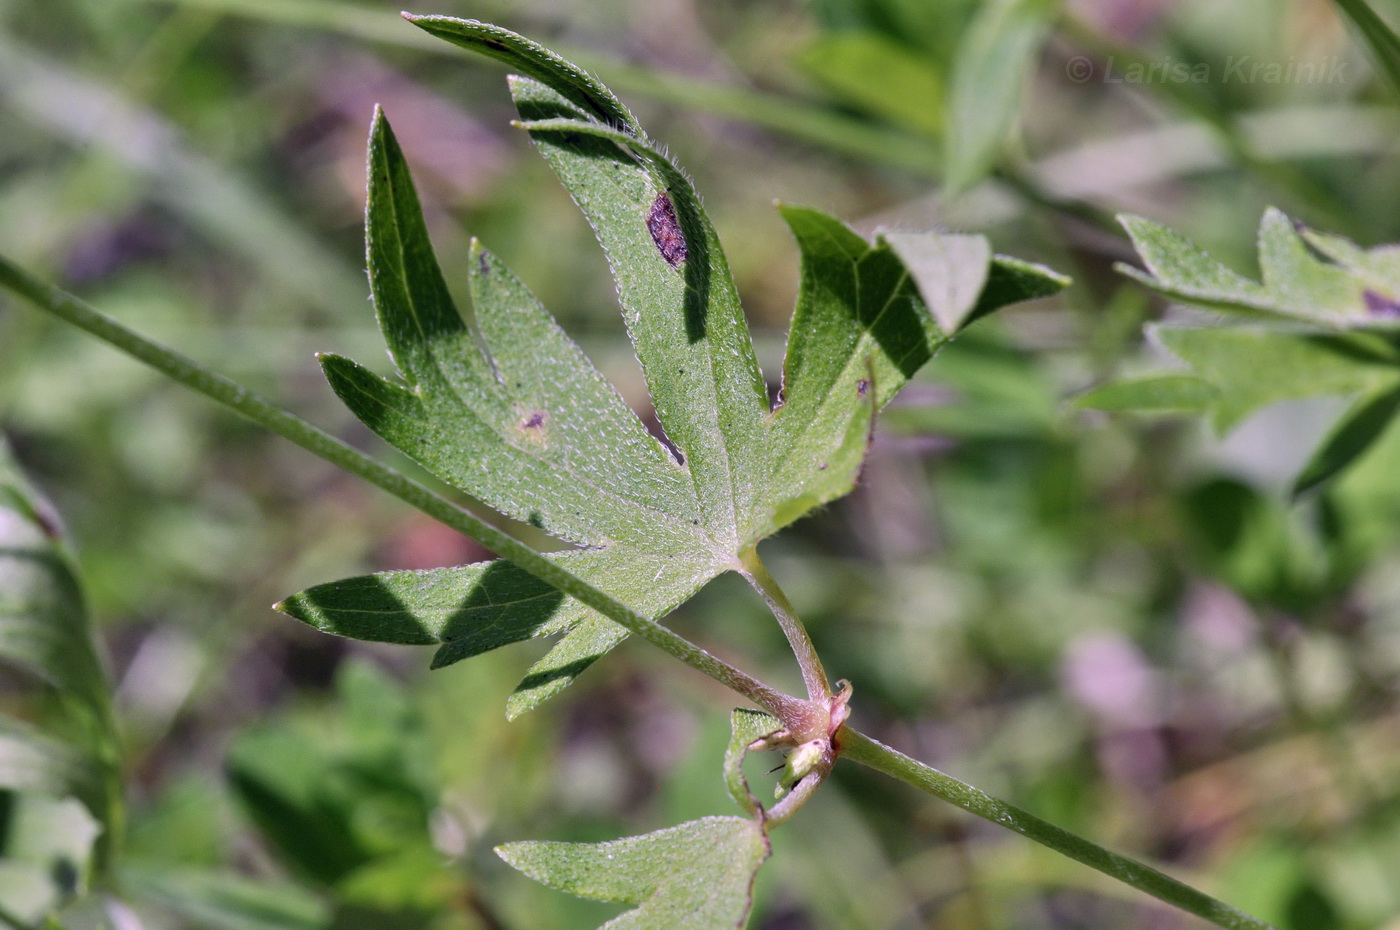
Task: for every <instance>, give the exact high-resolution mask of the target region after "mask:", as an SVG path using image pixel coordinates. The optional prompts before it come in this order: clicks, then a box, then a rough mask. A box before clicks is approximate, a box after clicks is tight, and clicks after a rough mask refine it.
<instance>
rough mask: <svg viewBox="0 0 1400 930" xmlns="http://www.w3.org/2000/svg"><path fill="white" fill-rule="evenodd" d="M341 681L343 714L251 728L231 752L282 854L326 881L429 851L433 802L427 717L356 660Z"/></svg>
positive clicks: (240, 786)
mask: <svg viewBox="0 0 1400 930" xmlns="http://www.w3.org/2000/svg"><path fill="white" fill-rule="evenodd" d="M336 689H337V693H338V695H339V698H340V702H341V706H342V707H343V714H342V716H340V717H339V719H336V718H331V719H329V720H327V719H320V720H319V721H298V720H296V719H288V720H284V721H277V722H274V723H271V724H269V725H266V726H263V727H261V728H258V729H255V730H251V731H248V732H246V733H244V734H243V735H241V736H240V737H239V739H238V741H237V742H236V743H235V744H234V746H233V748H232V749H231V750H230V752H229V756H228V761H227V770H228V776H229V779H230V782H231V783H232V786H233V789H234V792H235V794H236V795H237V797H238V799H239V800H240V801H241V802H242V805H243V807H244V809H245V810H246V811H247V812H248V814H249V816H250V817H251V818H252V820H253V822H254V823H255V824H256V825H257V826H258V827H259V829H260V830H261V831H262V833H263V835H264V837H265V838H266V839H267V840H268V842H269V843H271V845H272V846H273V848H274V849H275V850H276V851H277V853H278V855H279V857H280V858H281V859H282V860H283V861H285V862H286V863H287V864H288V865H289V866H290V867H291V868H292V869H293V871H294V872H295V873H296V874H298V875H301V876H304V877H305V878H308V879H310V880H312V881H314V882H317V883H319V884H321V885H323V886H326V887H335V886H337V885H339V884H340V883H341V882H343V881H346V880H348V879H349V876H351V875H353V874H355V873H356V872H357V871H358V870H360V869H363V868H365V867H366V866H368V865H370V864H371V863H374V862H376V861H378V860H379V859H381V858H384V857H389V858H396V857H399V856H402V855H405V854H410V853H414V852H417V851H428V852H431V850H432V842H431V837H430V835H429V830H428V818H429V815H430V812H431V809H432V806H433V804H434V803H435V800H434V798H433V796H432V791H431V789H430V788H429V783H430V779H429V778H428V776H427V774H426V772H425V771H424V769H425V766H426V764H427V763H426V747H425V746H424V737H423V732H422V725H421V722H420V720H419V719H418V717H417V715H416V714H415V713H414V712H413V710H412V708H411V707H410V706H409V705H408V704H407V703H406V701H405V699H404V697H403V695H402V693H401V691H400V689H399V688H398V686H397V685H395V684H394V683H393V682H391V681H390V680H389V679H387V678H386V677H385V676H384V674H383V673H382V672H379V671H377V670H375V669H373V668H372V667H371V666H369V665H367V664H364V663H360V662H356V663H350V664H348V665H346V666H344V667H343V668H342V669H341V671H340V673H339V675H338V676H337V679H336ZM423 878H424V881H428V880H429V879H431V878H432V876H430V875H428V874H427V873H426V872H425V873H424V875H423Z"/></svg>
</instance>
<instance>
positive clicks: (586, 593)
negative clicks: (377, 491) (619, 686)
mask: <svg viewBox="0 0 1400 930" xmlns="http://www.w3.org/2000/svg"><path fill="white" fill-rule="evenodd" d="M0 286H3V287H7V288H9V289H10V290H12V291H14V292H15V293H16V294H19V295H20V296H21V297H24V298H25V299H26V300H28V301H30V302H31V303H33V304H34V305H35V306H36V307H38V308H39V309H41V310H45V311H47V312H48V313H51V314H53V315H54V316H56V317H58V318H59V319H61V320H64V321H65V322H68V323H71V324H73V325H74V326H76V327H78V328H79V329H83V330H86V331H87V332H89V333H91V334H92V335H94V336H96V337H98V338H99V339H102V340H105V341H106V342H108V343H110V344H111V345H113V346H115V347H116V348H118V349H120V350H121V351H123V352H125V353H126V354H128V355H130V356H132V357H133V358H135V359H137V360H139V361H141V362H144V363H145V364H147V365H149V366H151V367H152V368H154V369H156V370H157V371H159V372H161V373H162V374H165V375H166V376H168V377H170V378H171V379H173V380H175V381H178V382H180V383H181V384H183V385H185V386H186V387H188V388H192V389H193V390H195V391H198V392H199V393H201V394H203V395H205V396H206V397H209V398H212V399H213V400H216V401H218V402H219V403H221V404H224V405H225V406H227V407H231V408H232V409H233V410H235V411H237V412H238V413H240V414H242V415H243V416H245V417H247V418H248V419H249V420H252V421H253V422H254V423H257V424H258V425H260V426H263V427H265V428H267V429H269V430H271V431H272V432H274V433H276V434H277V435H279V436H281V437H283V438H284V439H288V440H291V441H292V442H294V443H296V444H297V445H299V446H301V447H302V448H303V449H305V450H307V451H308V452H311V453H312V454H313V455H317V456H320V457H321V458H323V459H325V460H326V461H327V462H330V463H331V464H332V465H335V466H337V467H338V468H342V469H344V470H345V471H347V472H350V473H351V474H353V475H357V476H359V477H361V478H363V479H365V480H366V481H368V482H369V483H371V484H373V485H376V486H377V487H379V488H382V489H383V490H385V491H388V492H389V493H390V494H392V495H394V496H395V497H397V498H399V499H400V500H402V501H404V502H405V503H407V504H410V505H411V506H413V507H416V508H418V509H419V510H421V511H422V512H423V513H426V514H427V515H428V516H430V517H433V518H434V519H436V520H438V521H440V522H442V523H444V524H446V525H447V526H449V527H451V528H452V529H454V530H456V531H457V532H459V533H462V534H463V535H465V536H470V537H471V538H472V539H475V540H476V541H477V542H479V543H481V544H482V545H483V546H485V547H486V548H488V549H490V550H491V551H492V552H494V553H496V554H497V555H499V556H500V557H501V558H503V559H505V560H506V561H508V562H512V563H514V564H515V565H516V566H518V567H519V568H521V569H523V570H525V571H527V572H529V573H530V574H531V575H534V576H535V577H536V578H538V579H540V580H541V581H544V582H547V583H549V584H551V585H553V586H554V587H556V588H558V589H559V590H561V591H563V592H564V593H565V594H567V595H569V596H571V597H573V598H576V599H577V600H579V601H582V602H583V603H584V604H587V605H588V606H589V607H592V608H593V609H594V610H596V611H598V612H599V613H600V614H602V615H603V616H605V617H607V618H608V619H610V620H613V621H614V622H616V623H618V624H620V625H622V626H624V627H626V628H627V629H628V630H630V631H631V632H633V633H635V634H637V635H638V636H640V637H642V638H643V639H645V640H647V641H648V642H650V643H652V644H653V645H655V646H658V647H660V648H661V649H662V650H664V651H665V652H668V653H670V654H671V655H673V656H675V657H676V658H677V659H680V660H681V661H682V662H684V663H685V664H687V665H689V666H691V667H692V668H695V669H698V670H699V671H701V672H704V673H705V674H706V675H709V676H710V677H711V678H713V679H715V680H716V681H718V682H720V683H721V684H723V685H725V686H727V687H729V688H731V689H733V690H734V691H737V692H739V693H740V694H742V695H743V696H744V697H746V698H748V699H749V700H751V701H753V702H754V703H756V704H758V705H760V706H762V707H765V708H767V709H768V710H771V711H772V712H773V713H775V714H777V715H778V716H779V717H780V718H782V719H784V720H787V719H792V718H793V717H794V716H800V715H802V714H803V713H804V711H805V709H806V702H805V701H801V700H799V699H798V698H795V697H792V696H791V695H787V694H783V693H782V692H780V691H777V690H775V689H773V688H770V687H768V686H767V685H765V684H763V682H761V681H758V680H757V679H755V678H753V677H751V676H749V675H747V674H745V673H744V672H742V671H740V670H739V669H737V668H735V667H733V666H732V665H729V664H728V663H726V662H723V661H721V660H720V659H718V658H716V657H715V656H713V655H711V654H710V653H708V652H706V651H705V650H704V649H701V648H700V647H699V646H697V645H695V644H694V643H692V642H690V641H689V640H687V639H685V638H683V637H681V636H679V635H677V634H675V633H673V632H671V631H670V630H668V629H667V628H666V627H664V626H662V625H661V624H659V623H657V622H656V621H655V620H650V619H648V618H646V617H644V616H642V615H641V614H639V613H637V612H636V611H634V610H632V609H631V608H630V607H628V606H627V605H625V604H623V603H622V602H621V601H618V600H617V599H615V598H613V597H611V596H609V595H607V594H605V593H603V592H602V591H600V590H598V589H597V588H595V587H593V586H592V585H590V584H588V582H586V581H584V580H583V579H582V578H579V577H578V576H577V575H574V574H571V573H570V572H567V571H565V570H564V569H563V568H561V567H560V566H559V565H558V564H557V563H555V562H552V561H550V560H549V559H548V558H546V557H545V556H543V555H540V554H539V553H538V552H536V551H535V550H533V549H531V548H530V547H529V546H527V545H525V544H524V543H522V542H520V541H519V540H517V539H515V538H514V537H512V536H510V535H508V534H507V533H505V532H504V531H503V530H501V529H499V528H497V527H495V526H492V525H491V524H490V523H487V522H486V521H484V520H482V519H480V518H479V517H477V516H474V515H473V514H471V513H468V512H467V511H465V510H463V509H462V508H461V507H458V506H457V505H456V504H453V503H452V502H451V501H449V500H447V499H446V498H444V497H441V496H440V495H438V494H435V493H434V492H433V491H431V490H429V489H428V488H427V487H425V486H423V485H421V484H419V483H418V482H416V481H414V480H412V479H411V478H409V477H407V476H406V475H403V474H401V473H400V472H397V471H395V470H394V469H392V468H389V467H388V466H387V465H382V464H380V463H379V462H376V461H375V460H374V459H372V458H370V457H369V456H367V455H365V454H364V453H363V452H360V451H358V450H357V449H354V448H352V447H350V446H348V445H346V444H345V443H343V442H341V441H340V440H339V439H336V438H335V437H334V436H331V435H330V434H328V433H326V432H324V431H322V430H320V429H318V428H317V427H315V426H312V425H311V424H310V423H307V422H306V421H305V420H303V419H301V418H300V417H297V416H295V415H294V414H291V413H289V412H287V411H286V410H283V409H282V408H281V407H278V406H277V405H275V404H273V403H272V402H270V401H268V400H266V399H264V398H262V397H260V396H258V395H257V394H255V393H253V392H252V391H249V390H248V389H247V388H245V387H243V386H242V385H240V384H238V383H237V382H234V381H230V380H229V379H228V378H225V377H223V376H222V375H216V374H214V373H213V372H211V371H209V370H208V369H206V368H204V367H203V366H201V365H200V364H199V363H197V362H195V361H194V360H192V359H190V358H187V357H185V356H183V355H181V354H179V353H178V352H175V351H174V350H172V349H169V348H166V347H165V346H163V345H160V344H159V343H156V342H153V341H151V340H149V339H147V338H146V337H144V336H141V335H140V334H138V333H135V332H133V331H132V330H130V329H128V328H126V327H125V326H123V325H122V324H120V323H118V322H117V321H116V320H114V319H112V318H111V317H109V316H106V315H105V314H103V313H101V312H100V311H98V310H97V309H95V308H94V307H92V306H90V305H88V304H87V303H84V302H83V301H82V300H80V299H78V298H77V297H74V296H73V295H71V294H68V293H66V292H65V291H62V290H60V289H58V288H56V287H53V286H52V285H49V284H46V283H44V282H43V281H40V280H38V279H37V278H35V277H33V276H31V275H30V274H28V273H27V272H25V271H23V270H22V269H20V268H19V267H17V266H16V265H14V264H12V263H11V262H10V261H9V260H8V259H6V258H5V257H4V256H0Z"/></svg>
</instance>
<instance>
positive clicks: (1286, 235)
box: [1119, 208, 1400, 329]
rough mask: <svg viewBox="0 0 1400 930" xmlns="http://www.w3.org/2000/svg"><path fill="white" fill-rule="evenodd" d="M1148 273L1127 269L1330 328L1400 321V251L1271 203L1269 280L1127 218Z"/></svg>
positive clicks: (1170, 288)
mask: <svg viewBox="0 0 1400 930" xmlns="http://www.w3.org/2000/svg"><path fill="white" fill-rule="evenodd" d="M1120 221H1121V222H1122V223H1123V227H1124V228H1125V229H1126V230H1127V231H1128V235H1129V236H1130V237H1131V238H1132V240H1133V246H1134V247H1135V248H1136V249H1137V251H1138V255H1140V256H1141V257H1142V260H1143V263H1144V264H1145V265H1146V266H1147V273H1146V274H1144V273H1143V272H1141V271H1139V270H1137V269H1135V268H1131V267H1129V266H1124V265H1120V266H1119V271H1121V272H1123V273H1124V274H1126V275H1128V276H1130V277H1132V278H1134V279H1136V280H1138V281H1140V282H1142V283H1143V284H1145V285H1146V286H1147V287H1150V288H1152V289H1153V290H1156V291H1160V292H1161V293H1163V294H1165V295H1167V296H1168V297H1173V298H1175V299H1177V300H1180V301H1182V302H1184V303H1188V304H1195V305H1198V306H1202V307H1206V308H1209V309H1222V310H1233V311H1237V312H1244V313H1250V314H1262V315H1265V316H1275V317H1284V318H1288V319H1293V320H1299V321H1305V322H1309V323H1314V324H1317V325H1319V326H1323V327H1328V328H1349V329H1351V328H1382V329H1392V328H1394V327H1395V326H1396V325H1400V251H1397V250H1396V248H1395V247H1393V246H1385V247H1381V248H1379V249H1372V250H1369V251H1368V250H1365V249H1361V248H1359V247H1358V246H1356V245H1355V244H1354V243H1352V242H1349V241H1348V240H1346V239H1343V238H1341V237H1340V236H1330V235H1324V234H1320V233H1316V232H1312V231H1310V230H1307V229H1306V228H1303V227H1300V226H1298V225H1296V224H1294V223H1293V221H1292V220H1290V219H1289V218H1288V217H1287V216H1285V215H1284V214H1283V213H1282V212H1281V211H1279V210H1276V209H1273V208H1270V209H1269V210H1267V211H1265V213H1264V216H1263V218H1262V219H1261V220H1260V223H1259V267H1260V270H1261V273H1262V278H1263V280H1262V282H1257V281H1252V280H1250V279H1249V278H1246V277H1244V276H1243V275H1240V274H1237V273H1236V272H1234V271H1231V270H1230V269H1228V268H1226V267H1225V266H1224V265H1221V264H1220V263H1219V262H1217V261H1215V259H1213V258H1211V257H1210V256H1209V255H1207V254H1206V253H1205V252H1203V251H1202V250H1201V249H1199V248H1198V247H1197V246H1196V245H1194V244H1193V243H1192V242H1191V241H1190V240H1189V239H1187V238H1186V237H1185V236H1182V235H1181V234H1180V233H1177V232H1175V231H1173V230H1171V229H1169V228H1167V227H1165V226H1162V225H1161V224H1159V223H1154V222H1152V221H1151V220H1147V219H1143V218H1142V217H1137V216H1123V217H1120Z"/></svg>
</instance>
